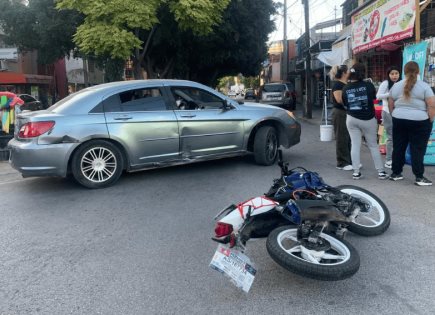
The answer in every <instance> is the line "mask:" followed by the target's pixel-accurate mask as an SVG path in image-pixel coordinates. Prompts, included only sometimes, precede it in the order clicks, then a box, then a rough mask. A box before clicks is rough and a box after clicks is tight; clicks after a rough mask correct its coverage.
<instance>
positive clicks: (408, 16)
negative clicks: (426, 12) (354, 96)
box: [351, 0, 416, 86]
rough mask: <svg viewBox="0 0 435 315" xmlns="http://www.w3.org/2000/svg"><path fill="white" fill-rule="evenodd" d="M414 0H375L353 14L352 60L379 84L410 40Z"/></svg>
mask: <svg viewBox="0 0 435 315" xmlns="http://www.w3.org/2000/svg"><path fill="white" fill-rule="evenodd" d="M415 16H416V12H415V2H414V1H409V0H378V1H374V2H371V3H369V4H367V5H365V6H364V7H362V8H358V9H357V10H356V12H355V13H354V14H352V32H351V41H352V51H353V54H354V59H356V60H358V61H359V62H362V63H363V64H365V65H366V70H367V76H368V77H369V78H371V79H372V81H373V83H374V84H375V86H378V85H379V84H380V83H381V82H382V81H383V80H385V79H386V72H387V69H388V67H390V66H391V65H397V66H400V65H401V64H402V50H403V46H404V44H405V43H406V42H407V41H409V40H410V39H412V37H413V35H414V23H415Z"/></svg>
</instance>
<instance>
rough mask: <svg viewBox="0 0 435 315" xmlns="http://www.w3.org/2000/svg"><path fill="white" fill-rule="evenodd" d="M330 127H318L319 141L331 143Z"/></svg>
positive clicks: (331, 132)
mask: <svg viewBox="0 0 435 315" xmlns="http://www.w3.org/2000/svg"><path fill="white" fill-rule="evenodd" d="M333 131H334V127H333V126H332V125H320V141H332V139H333V134H334V132H333Z"/></svg>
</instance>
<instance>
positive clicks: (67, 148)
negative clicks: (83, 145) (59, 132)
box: [8, 139, 77, 177]
mask: <svg viewBox="0 0 435 315" xmlns="http://www.w3.org/2000/svg"><path fill="white" fill-rule="evenodd" d="M76 145H77V144H76V143H58V144H50V145H38V144H36V143H34V142H21V141H17V140H16V139H12V140H11V141H9V143H8V148H9V149H10V157H9V163H10V164H11V166H12V167H13V168H14V169H16V170H17V171H19V172H20V173H21V174H22V176H23V177H31V176H62V177H65V176H66V174H67V169H68V157H69V154H70V152H72V150H73V148H74V147H75V146H76Z"/></svg>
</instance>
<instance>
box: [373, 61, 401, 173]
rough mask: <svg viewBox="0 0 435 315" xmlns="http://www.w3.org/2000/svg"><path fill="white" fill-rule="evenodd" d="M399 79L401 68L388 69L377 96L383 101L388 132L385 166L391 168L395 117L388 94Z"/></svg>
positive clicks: (384, 118) (385, 127)
mask: <svg viewBox="0 0 435 315" xmlns="http://www.w3.org/2000/svg"><path fill="white" fill-rule="evenodd" d="M397 81H400V68H399V67H397V66H391V67H390V68H388V70H387V80H385V81H384V82H382V83H381V85H380V86H379V89H378V93H377V94H376V98H377V99H378V100H381V101H382V124H383V125H384V129H385V132H386V134H387V143H386V149H387V154H386V157H385V167H387V168H391V165H392V154H393V119H392V118H391V114H390V111H389V109H388V96H389V95H390V89H391V88H392V87H393V85H394V83H396V82H397Z"/></svg>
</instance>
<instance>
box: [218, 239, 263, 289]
mask: <svg viewBox="0 0 435 315" xmlns="http://www.w3.org/2000/svg"><path fill="white" fill-rule="evenodd" d="M210 267H211V268H213V269H214V270H217V271H219V272H221V273H222V274H224V275H225V276H227V277H228V278H230V280H231V282H232V283H233V284H235V285H236V287H238V288H240V289H242V290H243V291H245V292H249V289H250V288H251V286H252V283H253V282H254V278H255V274H256V273H257V270H255V268H254V267H253V265H252V263H251V260H250V259H249V257H248V256H246V255H245V254H243V253H242V252H240V251H239V250H236V249H233V248H228V247H227V246H224V245H222V244H219V245H218V248H217V249H216V252H215V253H214V255H213V258H212V260H211V262H210Z"/></svg>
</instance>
